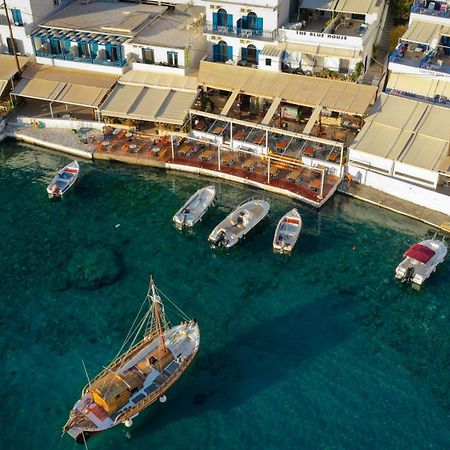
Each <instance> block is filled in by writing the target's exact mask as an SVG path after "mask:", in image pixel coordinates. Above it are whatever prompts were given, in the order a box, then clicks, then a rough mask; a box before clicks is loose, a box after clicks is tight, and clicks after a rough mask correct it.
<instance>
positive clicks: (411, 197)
mask: <svg viewBox="0 0 450 450" xmlns="http://www.w3.org/2000/svg"><path fill="white" fill-rule="evenodd" d="M348 173H349V174H350V175H352V176H353V177H354V179H355V180H358V181H359V182H360V183H361V184H364V185H366V186H370V187H373V188H375V189H378V190H379V191H382V192H385V193H386V194H390V195H392V196H394V197H398V198H401V199H403V200H407V201H409V202H411V203H414V204H416V205H420V206H423V207H425V208H429V209H432V210H434V211H439V212H442V213H444V214H448V215H450V197H449V196H447V195H444V194H440V193H438V192H436V191H433V190H431V189H426V188H423V187H420V186H416V185H413V184H410V183H407V182H405V181H401V180H398V179H395V178H391V177H389V176H385V175H381V174H379V173H375V172H369V171H368V170H366V169H362V168H360V167H357V166H354V165H352V164H351V163H349V164H348Z"/></svg>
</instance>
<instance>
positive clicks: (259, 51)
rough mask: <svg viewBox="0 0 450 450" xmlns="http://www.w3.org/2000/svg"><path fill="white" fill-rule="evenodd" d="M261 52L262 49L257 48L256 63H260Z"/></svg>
mask: <svg viewBox="0 0 450 450" xmlns="http://www.w3.org/2000/svg"><path fill="white" fill-rule="evenodd" d="M260 53H261V50H256V65H258V64H259V54H260Z"/></svg>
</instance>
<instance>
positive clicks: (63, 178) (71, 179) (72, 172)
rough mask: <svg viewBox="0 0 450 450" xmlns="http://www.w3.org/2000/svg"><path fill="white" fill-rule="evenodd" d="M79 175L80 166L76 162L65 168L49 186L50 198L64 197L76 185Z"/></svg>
mask: <svg viewBox="0 0 450 450" xmlns="http://www.w3.org/2000/svg"><path fill="white" fill-rule="evenodd" d="M79 173H80V166H79V164H78V163H77V162H76V161H72V162H71V163H69V164H67V165H66V166H64V167H63V168H62V169H61V170H60V171H59V172H58V173H57V174H56V175H55V177H54V178H53V180H52V181H51V183H50V184H49V185H48V186H47V193H48V196H49V197H50V198H53V197H58V198H59V197H62V196H63V195H64V194H65V193H66V192H67V191H68V190H69V189H70V188H71V187H72V186H73V185H74V184H75V181H77V178H78V174H79Z"/></svg>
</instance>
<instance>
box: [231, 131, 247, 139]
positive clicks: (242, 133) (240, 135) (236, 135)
mask: <svg viewBox="0 0 450 450" xmlns="http://www.w3.org/2000/svg"><path fill="white" fill-rule="evenodd" d="M244 138H245V133H244V132H243V131H242V130H240V131H238V132H237V133H236V134H235V135H234V139H237V140H238V141H243V140H244Z"/></svg>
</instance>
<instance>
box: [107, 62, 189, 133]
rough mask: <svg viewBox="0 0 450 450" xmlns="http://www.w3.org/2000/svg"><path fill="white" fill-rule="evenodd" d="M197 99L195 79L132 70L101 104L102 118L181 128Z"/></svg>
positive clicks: (120, 80)
mask: <svg viewBox="0 0 450 450" xmlns="http://www.w3.org/2000/svg"><path fill="white" fill-rule="evenodd" d="M196 97H197V78H195V77H184V76H180V75H167V74H159V73H152V72H144V71H140V70H131V71H129V72H127V73H126V74H125V75H123V76H122V77H121V78H120V79H119V82H118V84H117V86H116V87H115V88H114V89H113V91H112V92H111V94H110V95H109V96H108V98H107V99H106V100H105V101H104V103H103V104H102V105H101V108H100V112H101V114H102V115H104V116H110V117H121V118H131V119H135V120H144V121H148V122H165V123H171V124H175V125H182V124H183V123H184V120H185V118H186V116H187V113H188V111H189V108H190V107H191V106H192V103H194V101H195V99H196Z"/></svg>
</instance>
